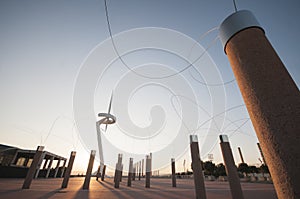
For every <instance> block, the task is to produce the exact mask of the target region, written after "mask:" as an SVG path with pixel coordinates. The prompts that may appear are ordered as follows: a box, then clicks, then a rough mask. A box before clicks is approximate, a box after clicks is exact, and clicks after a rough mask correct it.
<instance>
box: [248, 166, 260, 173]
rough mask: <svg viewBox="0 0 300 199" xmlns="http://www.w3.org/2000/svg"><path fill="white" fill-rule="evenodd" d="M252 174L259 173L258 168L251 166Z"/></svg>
mask: <svg viewBox="0 0 300 199" xmlns="http://www.w3.org/2000/svg"><path fill="white" fill-rule="evenodd" d="M249 171H250V173H258V168H257V167H256V166H249Z"/></svg>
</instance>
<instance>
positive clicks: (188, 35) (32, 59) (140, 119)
mask: <svg viewBox="0 0 300 199" xmlns="http://www.w3.org/2000/svg"><path fill="white" fill-rule="evenodd" d="M236 4H237V8H238V10H243V9H247V10H250V11H252V12H253V14H254V15H255V16H256V18H257V19H258V21H259V23H260V24H261V26H262V27H263V28H264V30H265V34H266V36H267V37H268V39H269V40H270V42H271V43H272V45H273V47H274V48H275V50H276V51H277V53H278V55H279V56H280V58H281V60H282V61H283V63H284V64H285V66H286V68H287V70H288V71H289V73H290V74H291V76H292V78H293V79H294V81H295V82H296V84H297V86H298V88H299V85H300V67H299V65H300V61H299V52H300V50H299V45H298V44H299V43H300V42H299V35H300V26H299V22H298V21H299V19H300V13H299V8H300V3H299V1H296V0H286V1H284V0H278V1H276V2H274V1H270V0H268V1H258V0H253V1H243V0H241V1H239V0H237V1H236ZM107 8H108V16H109V22H110V26H111V33H112V35H113V38H114V40H113V41H114V44H115V46H116V49H117V52H116V49H114V48H113V43H112V41H111V39H110V35H109V29H108V25H107V20H106V14H105V7H104V1H102V0H89V1H83V0H81V1H79V0H75V1H73V0H72V1H71V0H54V1H49V0H48V1H46V0H45V1H37V0H26V1H21V0H18V1H16V0H1V1H0V25H1V31H0V44H1V45H0V91H1V98H0V110H1V111H0V141H1V143H2V144H7V145H12V146H17V147H20V148H26V149H35V148H36V146H37V145H44V146H45V150H48V151H51V152H53V153H57V154H59V155H62V156H65V157H69V153H70V152H71V151H72V150H76V151H77V157H76V159H75V165H74V172H81V173H84V172H85V170H86V166H87V161H88V158H89V151H90V150H92V149H95V150H98V143H97V138H96V126H95V122H96V121H97V120H98V119H100V118H98V117H97V114H98V113H99V112H107V109H108V104H109V99H110V96H111V93H112V92H113V93H114V98H113V104H112V114H114V115H115V116H116V117H117V122H116V124H114V125H110V126H109V127H108V130H107V131H106V132H103V133H102V141H103V150H104V157H105V161H106V163H107V164H108V165H109V166H110V168H111V169H112V168H113V167H114V164H115V163H116V161H117V154H118V153H122V154H123V157H124V161H123V162H124V165H125V168H126V166H127V164H128V159H129V157H134V160H135V161H138V160H141V159H142V158H143V157H145V155H146V154H149V153H150V152H152V153H153V168H154V169H160V170H162V171H165V172H169V165H170V159H171V158H175V159H176V161H177V169H178V170H183V162H186V165H185V167H186V168H188V167H189V166H190V154H189V148H188V147H189V146H188V143H189V135H190V134H196V135H198V139H199V146H200V153H201V158H202V159H203V160H208V154H213V161H214V162H216V163H220V162H222V157H221V151H220V148H219V144H218V142H219V141H218V137H217V136H218V135H219V134H221V133H222V134H227V135H229V139H230V142H231V147H232V149H233V154H234V158H235V161H236V163H239V162H240V159H239V156H238V151H237V147H238V146H240V147H241V149H242V151H243V154H244V159H245V160H246V162H248V163H249V164H252V165H259V164H260V162H259V160H258V158H260V155H259V152H258V149H257V146H256V143H257V142H258V140H257V138H256V135H255V131H254V129H253V127H252V124H251V121H250V120H249V115H248V113H247V110H246V108H245V106H244V105H243V104H244V102H243V99H242V97H241V94H240V92H239V89H238V86H237V84H236V81H234V75H233V73H232V70H231V68H230V65H229V62H228V59H227V57H226V55H225V54H224V51H223V49H222V45H221V42H220V40H219V39H218V38H217V36H218V29H217V28H218V26H219V25H220V24H221V22H222V21H223V20H224V19H225V18H226V17H227V16H229V15H230V14H232V13H233V12H234V7H233V3H232V1H230V0H226V1H216V0H212V1H203V0H189V1H183V0H181V1H179V0H164V1H158V0H155V1H146V0H122V1H121V0H107ZM117 54H119V55H121V58H122V60H120V59H119V58H118V56H117ZM198 58H199V59H198ZM195 60H196V61H195ZM124 63H125V64H124ZM190 63H193V66H190V67H187V69H186V70H184V71H183V72H181V73H180V74H177V75H174V76H172V77H168V78H163V77H164V76H169V75H172V74H174V73H175V74H176V73H177V72H176V71H180V70H181V69H183V68H184V67H185V66H189V65H190ZM128 68H130V69H131V70H129V69H128ZM145 76H146V77H145ZM157 77H161V78H157ZM226 110H227V111H226ZM212 118H213V119H212ZM101 128H102V130H103V126H102V127H101ZM96 164H99V162H98V159H97V161H96V163H95V165H96ZM95 168H96V167H95Z"/></svg>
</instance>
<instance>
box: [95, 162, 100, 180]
mask: <svg viewBox="0 0 300 199" xmlns="http://www.w3.org/2000/svg"><path fill="white" fill-rule="evenodd" d="M100 167H101V166H100V165H99V166H98V169H97V174H96V180H97V181H98V178H99V177H100V176H101V173H100Z"/></svg>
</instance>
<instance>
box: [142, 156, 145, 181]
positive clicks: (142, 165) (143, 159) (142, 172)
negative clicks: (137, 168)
mask: <svg viewBox="0 0 300 199" xmlns="http://www.w3.org/2000/svg"><path fill="white" fill-rule="evenodd" d="M144 168H145V166H144V159H142V177H144Z"/></svg>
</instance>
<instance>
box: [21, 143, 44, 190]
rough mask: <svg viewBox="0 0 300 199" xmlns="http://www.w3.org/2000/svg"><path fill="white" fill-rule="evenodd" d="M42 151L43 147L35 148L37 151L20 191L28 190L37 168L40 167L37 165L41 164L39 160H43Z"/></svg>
mask: <svg viewBox="0 0 300 199" xmlns="http://www.w3.org/2000/svg"><path fill="white" fill-rule="evenodd" d="M43 150H44V147H43V146H38V147H37V150H36V152H35V154H34V157H33V160H32V163H31V165H30V168H29V169H28V171H27V174H26V177H25V180H24V183H23V186H22V189H29V188H30V185H31V182H32V179H33V177H34V174H35V172H36V170H37V167H38V166H40V165H39V163H40V162H41V159H42V158H43Z"/></svg>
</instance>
